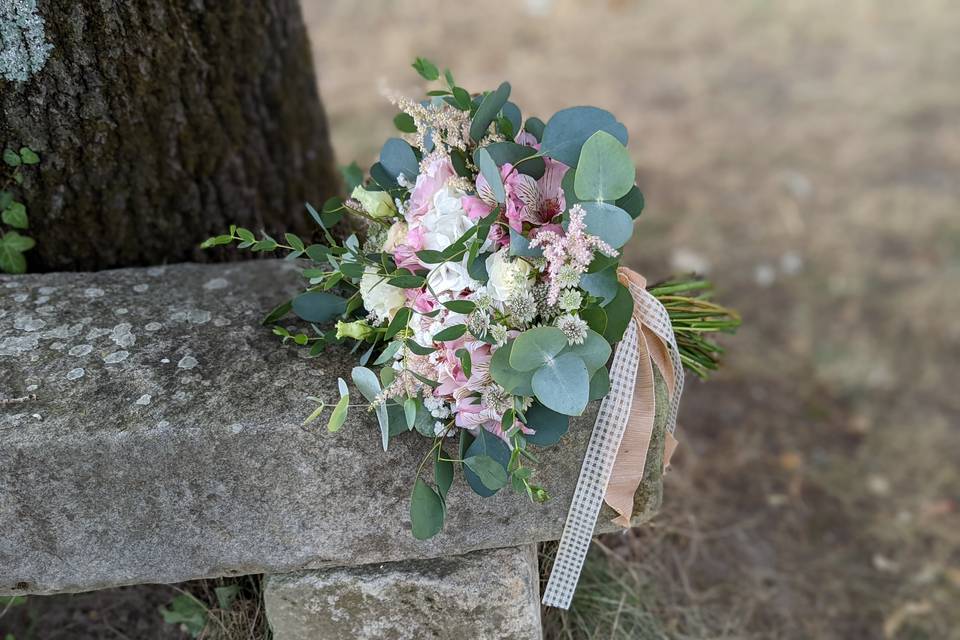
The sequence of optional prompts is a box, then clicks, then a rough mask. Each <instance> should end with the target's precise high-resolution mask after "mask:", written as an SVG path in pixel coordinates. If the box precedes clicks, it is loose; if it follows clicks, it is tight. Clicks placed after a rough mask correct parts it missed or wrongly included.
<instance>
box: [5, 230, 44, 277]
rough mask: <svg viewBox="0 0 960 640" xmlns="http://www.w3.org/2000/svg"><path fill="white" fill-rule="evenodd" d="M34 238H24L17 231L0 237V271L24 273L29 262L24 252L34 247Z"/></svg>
mask: <svg viewBox="0 0 960 640" xmlns="http://www.w3.org/2000/svg"><path fill="white" fill-rule="evenodd" d="M35 244H36V243H35V242H34V241H33V238H29V237H27V236H22V235H20V234H19V233H17V232H16V231H8V232H7V233H5V234H4V235H3V237H0V271H5V272H6V273H24V272H25V271H26V270H27V260H26V258H24V257H23V252H24V251H28V250H30V249H32V248H33V247H34V245H35Z"/></svg>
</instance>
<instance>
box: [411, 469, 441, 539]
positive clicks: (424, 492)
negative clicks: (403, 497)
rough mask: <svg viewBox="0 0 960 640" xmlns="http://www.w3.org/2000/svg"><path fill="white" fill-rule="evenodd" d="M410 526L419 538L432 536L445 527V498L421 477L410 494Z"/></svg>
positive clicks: (414, 535)
mask: <svg viewBox="0 0 960 640" xmlns="http://www.w3.org/2000/svg"><path fill="white" fill-rule="evenodd" d="M410 528H411V530H412V532H413V537H414V538H416V539H417V540H427V539H428V538H432V537H433V536H435V535H437V534H438V533H440V530H441V529H442V528H443V500H442V499H441V498H440V495H439V494H438V493H437V492H436V491H434V490H433V489H431V488H430V487H429V486H427V483H426V482H424V481H423V480H422V479H421V478H417V481H416V483H415V484H414V485H413V493H412V494H411V496H410Z"/></svg>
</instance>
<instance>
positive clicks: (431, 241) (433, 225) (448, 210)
mask: <svg viewBox="0 0 960 640" xmlns="http://www.w3.org/2000/svg"><path fill="white" fill-rule="evenodd" d="M461 197H463V194H462V193H460V192H459V191H457V190H455V189H451V188H450V187H444V188H442V189H440V190H439V191H437V193H436V194H434V196H433V207H431V208H430V210H429V211H427V213H426V214H424V216H423V218H421V219H420V227H421V228H422V229H423V248H424V249H432V250H434V251H443V250H444V249H446V248H447V247H449V246H450V245H451V244H453V243H454V242H455V241H456V240H457V239H458V238H459V237H460V236H462V235H463V234H464V233H466V232H467V229H469V228H470V227H471V226H473V224H474V223H473V221H471V220H470V218H469V217H467V213H466V212H465V211H464V210H463V205H462V204H460V198H461Z"/></svg>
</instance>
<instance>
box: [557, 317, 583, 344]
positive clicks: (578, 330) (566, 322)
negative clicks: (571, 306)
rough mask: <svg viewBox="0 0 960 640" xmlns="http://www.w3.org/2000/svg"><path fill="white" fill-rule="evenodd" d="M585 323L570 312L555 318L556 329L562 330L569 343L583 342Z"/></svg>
mask: <svg viewBox="0 0 960 640" xmlns="http://www.w3.org/2000/svg"><path fill="white" fill-rule="evenodd" d="M588 328H589V327H588V326H587V323H586V322H584V321H583V320H582V319H581V318H578V317H577V316H573V315H570V314H567V315H564V316H560V317H559V318H557V329H560V331H562V332H563V335H564V336H566V338H567V342H569V343H570V344H583V341H584V340H586V339H587V329H588Z"/></svg>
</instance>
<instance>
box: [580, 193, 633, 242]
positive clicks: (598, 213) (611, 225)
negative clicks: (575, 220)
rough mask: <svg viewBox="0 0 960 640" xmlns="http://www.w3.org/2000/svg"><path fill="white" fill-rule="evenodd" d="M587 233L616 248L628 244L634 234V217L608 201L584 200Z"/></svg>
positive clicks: (581, 204)
mask: <svg viewBox="0 0 960 640" xmlns="http://www.w3.org/2000/svg"><path fill="white" fill-rule="evenodd" d="M580 206H581V207H583V210H584V212H585V215H584V217H583V222H584V224H585V225H586V227H587V233H589V234H590V235H594V236H597V237H599V238H600V239H601V240H603V241H604V242H606V243H607V244H609V245H610V246H611V247H613V248H614V249H619V248H620V247H622V246H623V245H625V244H627V240H629V239H630V236H632V235H633V218H631V217H630V214H629V213H627V212H626V211H624V210H623V209H621V208H620V207H618V206H616V205H612V204H608V203H606V202H582V203H580Z"/></svg>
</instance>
